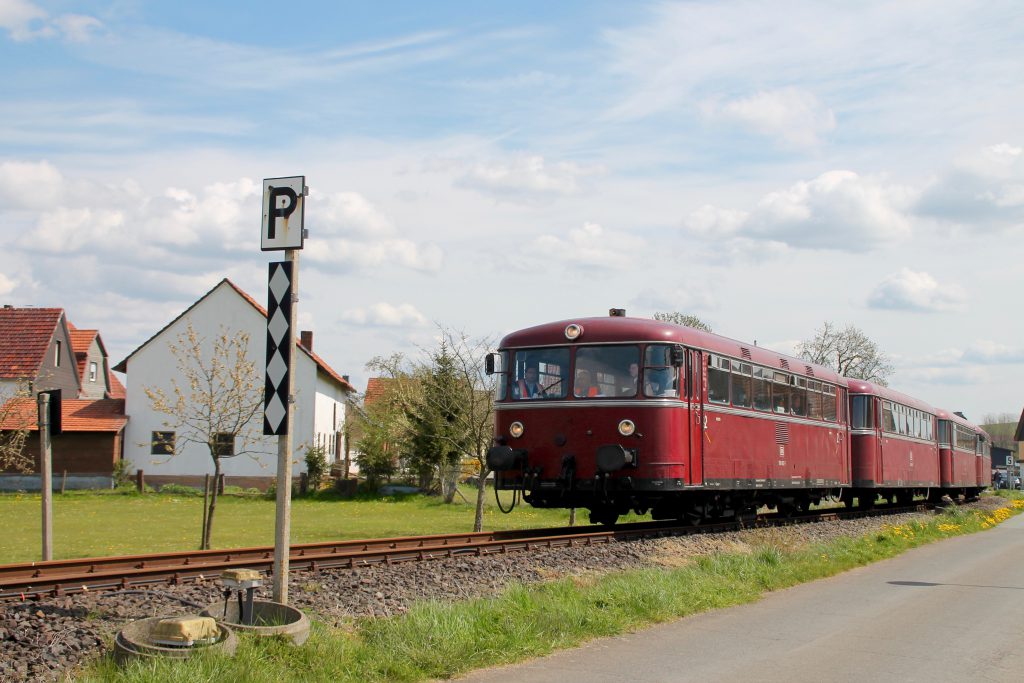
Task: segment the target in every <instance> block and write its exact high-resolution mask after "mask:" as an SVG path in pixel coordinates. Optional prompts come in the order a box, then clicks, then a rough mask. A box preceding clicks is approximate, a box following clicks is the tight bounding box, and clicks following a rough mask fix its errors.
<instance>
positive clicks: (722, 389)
mask: <svg viewBox="0 0 1024 683" xmlns="http://www.w3.org/2000/svg"><path fill="white" fill-rule="evenodd" d="M730 367H731V363H730V361H729V359H728V358H722V357H721V356H711V355H709V356H708V400H709V401H711V402H712V403H728V402H729V368H730Z"/></svg>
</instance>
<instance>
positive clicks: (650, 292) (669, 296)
mask: <svg viewBox="0 0 1024 683" xmlns="http://www.w3.org/2000/svg"><path fill="white" fill-rule="evenodd" d="M630 306H631V307H635V308H639V309H640V310H641V311H644V312H647V313H651V314H653V313H659V312H660V313H671V312H673V311H678V312H680V313H686V314H691V315H696V314H697V313H700V312H704V311H712V310H714V309H716V308H717V307H718V302H717V301H716V300H715V295H714V294H713V293H712V291H711V290H710V289H709V288H708V286H707V285H705V284H703V283H700V282H689V283H686V284H685V285H683V286H681V287H675V288H672V289H643V290H641V291H640V292H639V293H637V295H636V296H635V297H634V298H633V300H632V301H631V302H630Z"/></svg>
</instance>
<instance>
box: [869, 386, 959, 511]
mask: <svg viewBox="0 0 1024 683" xmlns="http://www.w3.org/2000/svg"><path fill="white" fill-rule="evenodd" d="M849 387H850V413H851V415H852V422H851V430H850V439H851V449H852V451H853V463H852V464H853V472H852V479H853V482H852V483H853V488H854V490H853V491H852V492H851V495H853V496H856V497H857V498H859V499H860V503H861V504H862V505H864V506H870V505H872V504H873V503H874V502H875V499H876V498H877V496H879V495H881V496H882V497H883V498H886V499H888V498H890V497H892V498H895V500H896V501H897V502H900V503H910V501H912V500H913V497H914V496H915V495H930V496H932V497H935V496H936V495H938V496H940V497H941V495H942V494H941V493H939V490H938V487H939V486H940V467H939V444H938V442H937V429H936V419H935V415H936V414H937V413H938V412H940V411H937V410H936V409H935V408H933V407H932V406H930V405H928V404H927V403H925V402H923V401H920V400H918V399H916V398H912V397H910V396H907V395H906V394H901V393H899V392H897V391H893V390H892V389H889V388H888V387H883V386H878V385H876V384H872V383H870V382H864V381H862V380H855V379H851V380H849Z"/></svg>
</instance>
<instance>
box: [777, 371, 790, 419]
mask: <svg viewBox="0 0 1024 683" xmlns="http://www.w3.org/2000/svg"><path fill="white" fill-rule="evenodd" d="M790 388H791V387H790V376H789V375H787V374H786V373H784V372H776V373H774V375H773V376H772V412H776V413H788V412H789V393H790V391H789V390H790Z"/></svg>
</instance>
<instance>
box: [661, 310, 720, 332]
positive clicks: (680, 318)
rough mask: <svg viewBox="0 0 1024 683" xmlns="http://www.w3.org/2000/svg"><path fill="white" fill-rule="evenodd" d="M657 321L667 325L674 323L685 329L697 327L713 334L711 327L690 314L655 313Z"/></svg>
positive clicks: (675, 312) (676, 312)
mask: <svg viewBox="0 0 1024 683" xmlns="http://www.w3.org/2000/svg"><path fill="white" fill-rule="evenodd" d="M654 319H655V320H660V321H662V322H666V323H674V324H676V325H682V326H683V327H695V328H697V329H698V330H704V331H705V332H711V331H712V330H711V325H708V324H707V323H706V322H704V321H703V320H701V319H700V318H698V317H697V316H695V315H690V314H689V313H680V312H679V311H672V312H670V313H661V312H658V313H655V314H654Z"/></svg>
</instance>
